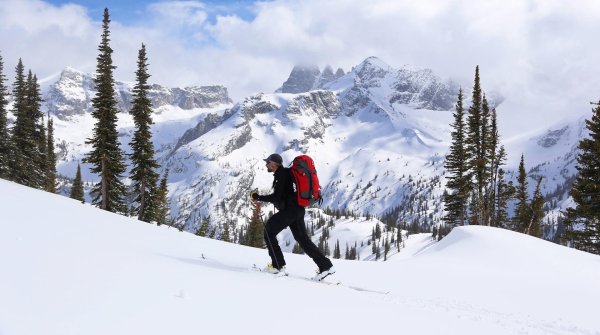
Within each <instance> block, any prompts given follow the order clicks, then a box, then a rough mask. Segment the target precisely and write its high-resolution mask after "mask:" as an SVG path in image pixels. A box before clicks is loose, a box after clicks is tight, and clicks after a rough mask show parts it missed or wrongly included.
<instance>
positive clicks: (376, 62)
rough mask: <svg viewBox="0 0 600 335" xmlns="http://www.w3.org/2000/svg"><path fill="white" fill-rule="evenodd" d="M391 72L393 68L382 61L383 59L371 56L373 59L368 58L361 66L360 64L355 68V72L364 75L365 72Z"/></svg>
mask: <svg viewBox="0 0 600 335" xmlns="http://www.w3.org/2000/svg"><path fill="white" fill-rule="evenodd" d="M365 71H366V72H381V71H383V72H391V71H392V68H391V67H390V66H389V65H388V64H387V63H386V62H384V61H382V60H381V59H379V58H377V57H375V56H371V57H367V58H366V59H365V60H363V61H362V62H361V63H360V64H358V65H357V66H356V67H355V68H354V72H355V73H357V74H360V73H363V72H365Z"/></svg>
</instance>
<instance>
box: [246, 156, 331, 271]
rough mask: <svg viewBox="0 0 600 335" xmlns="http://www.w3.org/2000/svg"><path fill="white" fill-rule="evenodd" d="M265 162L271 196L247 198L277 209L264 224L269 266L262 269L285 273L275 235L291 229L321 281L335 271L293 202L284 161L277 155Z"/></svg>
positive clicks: (251, 196)
mask: <svg viewBox="0 0 600 335" xmlns="http://www.w3.org/2000/svg"><path fill="white" fill-rule="evenodd" d="M264 161H265V162H266V166H267V170H268V171H269V172H272V173H273V175H274V180H273V193H272V194H269V195H259V194H258V193H256V192H251V193H250V198H251V199H252V201H265V202H270V203H272V204H273V205H275V208H276V209H277V210H278V212H277V213H275V214H274V215H273V216H272V217H271V218H270V219H269V220H267V223H266V224H265V229H264V238H265V243H266V245H267V249H268V250H269V256H271V263H270V264H268V265H267V267H266V269H265V270H266V271H267V272H269V273H274V274H277V273H280V272H281V273H283V274H286V272H285V271H286V270H285V259H284V258H283V253H282V252H281V248H280V247H279V243H278V241H277V234H279V233H280V232H281V231H282V230H284V229H285V228H286V227H290V230H291V231H292V235H293V236H294V239H295V240H296V241H297V242H298V244H300V247H301V248H302V250H304V252H305V253H306V254H307V255H308V256H310V258H312V259H313V261H314V262H315V263H316V264H317V266H318V267H319V269H318V270H317V275H316V276H315V278H314V279H315V280H319V281H320V280H322V279H323V278H325V277H327V276H329V275H331V274H333V273H335V269H334V268H333V264H332V263H331V261H330V260H329V258H327V257H325V255H323V253H322V252H321V251H320V250H319V248H318V247H317V246H316V245H315V244H314V243H313V242H312V241H311V239H310V237H309V236H308V233H307V232H306V226H305V224H304V207H302V206H300V205H298V202H297V200H296V199H297V197H296V192H295V191H294V185H293V177H292V173H291V172H290V169H289V168H285V167H283V166H282V164H283V159H282V158H281V156H280V155H279V154H272V155H270V156H269V157H268V158H266V159H264Z"/></svg>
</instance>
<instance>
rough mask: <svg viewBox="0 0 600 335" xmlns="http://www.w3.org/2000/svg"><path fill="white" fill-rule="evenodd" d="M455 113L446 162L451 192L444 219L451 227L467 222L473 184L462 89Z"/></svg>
mask: <svg viewBox="0 0 600 335" xmlns="http://www.w3.org/2000/svg"><path fill="white" fill-rule="evenodd" d="M453 115H454V123H453V124H452V128H453V131H452V133H451V136H452V143H451V145H450V153H449V154H448V156H446V161H445V164H444V167H445V168H446V171H447V173H448V177H447V183H446V187H447V188H448V189H449V190H450V192H447V193H445V195H444V207H445V210H446V213H447V214H446V215H445V216H444V218H443V220H444V222H445V223H446V225H447V226H448V227H450V228H452V227H456V226H462V225H464V224H465V214H466V210H467V201H468V194H469V191H470V186H471V185H470V176H469V174H468V171H469V169H468V166H467V153H466V143H465V122H464V108H463V93H462V89H460V90H459V91H458V100H457V102H456V111H455V113H454V114H453Z"/></svg>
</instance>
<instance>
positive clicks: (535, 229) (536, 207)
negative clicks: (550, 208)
mask: <svg viewBox="0 0 600 335" xmlns="http://www.w3.org/2000/svg"><path fill="white" fill-rule="evenodd" d="M541 184H542V177H539V178H538V181H537V184H536V186H535V192H534V193H533V198H532V199H531V205H530V206H529V207H530V209H531V213H530V215H531V216H530V218H529V225H528V226H527V234H529V235H531V236H534V237H542V229H541V225H542V220H543V219H544V197H543V196H542V191H541V189H540V185H541Z"/></svg>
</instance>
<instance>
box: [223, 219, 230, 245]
mask: <svg viewBox="0 0 600 335" xmlns="http://www.w3.org/2000/svg"><path fill="white" fill-rule="evenodd" d="M221 241H223V242H231V237H230V236H229V222H225V223H223V231H222V232H221Z"/></svg>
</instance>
